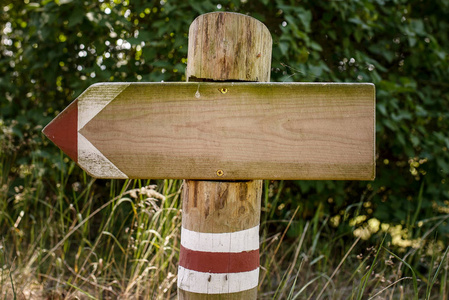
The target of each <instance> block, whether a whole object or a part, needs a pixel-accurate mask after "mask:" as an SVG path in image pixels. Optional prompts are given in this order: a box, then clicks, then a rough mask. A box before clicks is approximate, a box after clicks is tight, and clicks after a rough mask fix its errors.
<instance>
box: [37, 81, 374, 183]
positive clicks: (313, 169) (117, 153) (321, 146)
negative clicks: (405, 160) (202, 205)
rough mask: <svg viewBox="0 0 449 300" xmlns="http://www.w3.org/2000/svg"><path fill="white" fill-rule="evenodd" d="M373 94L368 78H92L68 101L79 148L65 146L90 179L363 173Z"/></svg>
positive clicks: (370, 164)
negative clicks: (298, 80) (153, 80)
mask: <svg viewBox="0 0 449 300" xmlns="http://www.w3.org/2000/svg"><path fill="white" fill-rule="evenodd" d="M374 94H375V92H374V86H373V85H372V84H343V83H338V84H333V83H288V84H283V83H205V82H202V83H114V84H95V85H93V86H91V87H90V88H89V89H88V90H86V91H85V92H84V93H83V94H82V95H81V96H80V97H79V98H78V99H77V101H76V102H74V103H73V104H72V105H76V106H77V109H76V110H75V109H72V108H68V109H67V110H69V111H73V112H72V114H73V113H77V114H78V117H77V120H78V124H77V125H76V124H72V125H70V126H71V128H70V131H73V130H75V128H74V127H76V126H78V127H77V130H78V134H76V133H73V134H71V136H72V137H73V138H77V139H78V140H77V141H76V142H75V141H74V142H73V143H72V144H71V145H72V147H75V146H76V147H78V150H72V151H67V150H65V151H66V152H68V153H72V154H71V155H72V156H76V157H72V158H74V159H75V160H77V161H78V163H79V164H80V165H81V167H82V168H84V169H85V170H86V171H87V172H88V173H90V174H91V175H92V176H94V177H99V178H110V177H115V178H178V179H222V180H242V179H359V180H360V179H362V180H371V179H373V178H374V148H375V147H374V140H375V128H374V121H375V120H374V119H375V111H374V106H375V95H374ZM107 96H109V97H110V98H109V99H107ZM64 116H66V117H67V118H69V117H70V118H71V119H72V120H73V119H74V117H73V116H67V114H66V113H62V114H61V118H62V117H64ZM57 119H58V118H57ZM75 120H76V119H75ZM54 122H55V123H58V125H57V128H58V130H60V131H61V134H67V132H68V131H69V129H67V130H66V129H65V128H63V127H64V124H61V123H63V122H61V121H59V122H58V121H54ZM67 126H68V125H67ZM48 127H49V128H50V129H51V127H52V125H51V124H50V125H49V126H48ZM49 131H50V130H49V129H48V128H46V129H45V130H44V133H46V134H47V136H49V138H50V139H52V136H51V134H49ZM68 142H70V141H68ZM67 147H68V146H66V148H67Z"/></svg>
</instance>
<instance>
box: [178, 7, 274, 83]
mask: <svg viewBox="0 0 449 300" xmlns="http://www.w3.org/2000/svg"><path fill="white" fill-rule="evenodd" d="M272 43H273V42H272V39H271V34H270V32H269V30H268V29H267V27H265V25H264V24H263V23H261V22H259V21H258V20H256V19H254V18H251V17H249V16H245V15H242V14H236V13H224V12H220V13H209V14H204V15H201V16H199V17H198V18H196V19H195V20H194V21H193V22H192V24H191V25H190V30H189V49H188V56H187V71H186V77H187V80H188V81H202V80H207V81H224V80H226V81H262V82H263V81H270V70H271V48H272Z"/></svg>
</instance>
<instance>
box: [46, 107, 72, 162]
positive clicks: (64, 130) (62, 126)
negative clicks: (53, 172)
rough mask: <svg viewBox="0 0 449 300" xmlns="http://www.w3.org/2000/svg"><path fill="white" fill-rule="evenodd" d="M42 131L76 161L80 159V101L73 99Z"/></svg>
mask: <svg viewBox="0 0 449 300" xmlns="http://www.w3.org/2000/svg"><path fill="white" fill-rule="evenodd" d="M42 132H43V133H44V134H45V135H46V136H47V137H48V138H49V139H50V140H51V141H52V142H53V143H55V144H56V146H58V147H59V149H61V150H62V151H63V152H64V153H65V154H67V155H68V156H69V157H70V158H71V159H73V160H74V161H75V162H77V161H78V101H77V100H75V101H73V102H72V103H71V104H70V105H69V106H68V107H67V108H66V109H64V110H63V111H62V112H61V113H60V114H59V115H58V116H57V117H56V118H54V119H53V121H51V122H50V124H48V125H47V126H46V127H45V128H44V130H42Z"/></svg>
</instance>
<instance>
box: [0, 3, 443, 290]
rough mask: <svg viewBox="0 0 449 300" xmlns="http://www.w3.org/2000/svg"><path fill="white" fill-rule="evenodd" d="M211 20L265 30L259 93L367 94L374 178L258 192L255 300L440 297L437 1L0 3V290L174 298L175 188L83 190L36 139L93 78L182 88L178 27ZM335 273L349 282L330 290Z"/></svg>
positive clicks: (119, 185) (68, 166) (75, 175)
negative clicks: (266, 60)
mask: <svg viewBox="0 0 449 300" xmlns="http://www.w3.org/2000/svg"><path fill="white" fill-rule="evenodd" d="M212 11H231V12H239V13H243V14H248V15H250V16H252V17H255V18H257V19H259V20H260V21H262V22H263V23H264V24H266V26H267V27H268V29H269V30H270V32H271V33H272V36H273V41H274V44H273V61H272V77H271V81H281V82H288V81H295V82H312V81H320V82H372V83H374V84H375V85H376V91H377V96H376V100H377V105H376V116H377V121H376V137H377V141H376V143H377V147H376V154H377V155H376V163H377V170H376V172H377V175H376V180H374V181H372V182H355V181H267V182H265V194H264V201H263V202H264V203H263V208H262V211H263V216H262V231H263V232H262V239H261V242H262V244H261V252H262V258H261V264H262V266H263V267H262V269H263V272H262V273H263V274H262V275H261V276H262V279H261V282H262V283H261V299H262V298H263V297H265V296H266V298H267V299H271V298H274V299H284V298H287V297H290V298H292V299H293V298H294V297H295V295H297V296H296V297H297V298H298V299H303V298H301V297H303V295H309V296H310V295H312V296H310V297H312V299H314V297H316V296H317V294H318V293H319V292H320V289H322V288H324V289H327V290H326V291H325V293H324V294H322V295H319V296H323V297H330V298H329V299H340V298H339V297H342V298H341V299H346V297H349V296H348V295H350V296H351V297H352V298H354V299H356V298H357V299H361V297H368V296H370V297H373V295H376V293H378V292H382V293H383V294H382V295H381V296H382V298H379V299H385V298H383V297H384V295H385V293H387V292H390V293H391V297H392V298H391V299H393V298H394V297H396V295H401V294H400V293H402V295H404V293H407V291H409V292H410V293H411V294H410V295H413V297H417V296H418V295H419V296H420V298H421V297H422V298H424V296H425V297H437V298H435V299H448V298H447V297H449V295H448V293H449V292H448V290H449V288H448V287H447V286H446V283H445V282H444V281H445V280H446V279H447V261H446V262H444V258H445V255H446V252H445V251H446V250H447V248H446V247H447V244H448V241H449V239H448V237H449V224H448V219H449V176H448V174H449V151H448V148H449V134H448V130H449V84H448V82H447V78H449V39H448V36H449V19H448V18H447V16H448V15H449V2H448V1H446V0H435V1H431V2H430V1H421V0H358V1H355V0H354V1H308V0H303V1H300V0H290V1H288V0H275V1H269V0H260V1H246V0H222V1H194V0H183V1H178V0H167V1H166V0H160V1H139V0H98V1H84V0H42V1H33V0H24V1H7V0H6V1H5V0H3V1H2V2H1V3H0V36H1V41H0V74H1V76H0V236H1V237H2V240H1V241H0V254H1V255H0V256H1V258H0V262H1V263H0V267H2V273H1V278H0V281H1V285H0V286H2V288H1V292H0V295H6V296H5V297H7V296H8V295H11V293H12V294H16V295H20V293H19V294H17V293H18V291H22V293H23V295H25V296H27V295H29V294H30V293H31V294H32V293H33V288H32V286H35V288H34V290H35V291H39V292H38V293H40V294H39V295H46V297H54V298H50V299H59V298H64V297H69V296H70V295H74V294H75V293H79V295H78V297H87V298H89V297H92V298H95V299H97V298H101V299H103V298H104V299H109V298H108V297H110V298H115V297H118V296H117V295H121V297H124V298H126V297H131V298H132V297H133V296H132V295H138V294H140V293H142V295H143V294H145V295H146V296H142V297H147V296H148V297H149V299H156V298H157V297H160V298H161V299H165V298H170V297H174V295H175V294H176V280H175V279H176V278H175V275H174V274H176V261H177V255H178V251H179V249H178V246H179V236H177V235H179V232H178V231H177V230H178V228H179V219H180V207H179V186H180V183H179V182H178V181H158V182H156V181H152V180H148V181H105V180H96V181H95V180H93V179H91V178H89V177H88V176H87V175H86V174H85V173H84V172H83V171H82V170H80V169H79V168H78V167H77V166H76V165H75V164H74V163H73V162H71V161H70V160H69V159H68V158H67V157H66V156H65V155H63V154H62V153H61V152H60V151H59V150H58V149H57V148H56V147H55V146H54V145H53V144H51V142H49V141H48V140H47V139H45V138H44V137H43V135H42V134H41V130H42V128H43V126H45V125H46V124H47V123H48V122H49V121H50V120H52V119H53V118H54V117H55V116H56V115H57V114H58V113H59V112H60V111H61V110H62V109H63V108H65V107H66V106H67V105H68V104H69V103H70V102H71V101H73V100H74V99H75V98H76V97H77V96H78V95H79V94H80V93H81V92H82V91H83V90H85V89H86V88H87V87H88V86H89V85H91V84H93V83H96V82H112V81H142V82H156V81H162V80H163V81H185V76H184V73H185V67H186V59H187V44H188V41H187V36H188V29H189V25H190V23H191V22H192V21H193V20H194V19H195V17H197V16H198V15H200V14H203V13H207V12H212ZM153 184H156V185H157V186H158V187H155V186H153ZM148 226H153V227H151V228H152V229H148V228H149V227H148ZM306 233H307V235H306ZM300 237H302V239H300ZM286 240H289V241H290V242H291V243H286ZM137 241H140V242H137ZM279 241H284V243H282V245H283V246H282V247H281V246H277V245H278V244H277V243H278V242H279ZM353 243H355V244H357V245H356V246H355V247H356V249H359V248H360V249H362V250H363V249H364V250H363V251H364V252H369V253H365V255H362V254H363V253H359V252H360V251H361V250H360V249H359V250H358V251H359V252H355V250H353V248H350V246H351V245H353ZM279 245H281V243H279ZM293 245H294V246H293ZM371 246H373V247H374V248H372V247H371ZM383 247H388V249H389V250H386V249H385V250H383V249H384V248H383ZM86 249H87V250H86ZM367 249H370V250H369V251H368V250H367ZM373 249H374V250H373ZM373 251H374V252H375V253H378V252H382V253H383V255H385V259H384V260H383V261H382V266H383V269H382V270H384V271H382V272H379V273H376V274H377V275H379V274H381V275H379V276H378V277H376V276H374V275H373V274H374V273H373V272H374V271H373V270H372V267H373V265H374V262H379V261H380V260H379V257H378V256H377V255H375V254H372V253H374V252H373ZM389 251H392V253H393V254H394V253H398V254H395V255H399V256H397V257H396V256H395V255H392V254H391V253H390V252H389ZM370 253H371V254H370ZM345 254H347V255H346V256H345ZM443 254H444V255H443ZM358 255H362V257H359V256H358ZM272 257H275V259H276V262H278V264H276V263H273V260H272ZM426 259H427V260H426ZM346 260H347V261H346ZM351 260H352V262H351ZM389 260H393V261H394V260H396V261H395V262H396V267H397V266H398V264H399V267H398V270H397V271H393V270H390V271H391V272H390V271H389V272H387V271H385V269H386V268H387V267H388V266H390V264H389ZM142 261H145V263H144V264H143V265H141V263H142ZM156 261H157V262H159V263H160V265H158V266H159V267H158V268H159V269H158V270H156V271H154V267H155V266H156V264H155V263H156ZM150 262H152V263H150ZM343 262H346V263H347V264H348V267H347V269H346V272H345V271H342V268H341V263H343ZM392 264H393V265H394V262H392ZM443 266H445V268H443ZM365 267H367V268H365ZM101 268H103V269H101ZM391 268H393V267H391ZM401 268H402V269H401ZM94 269H95V270H94ZM100 270H103V271H100ZM106 270H107V271H106ZM367 270H368V271H367ZM399 270H401V271H399ZM443 270H445V271H444V272H443ZM337 271H338V272H337ZM101 272H103V273H101ZM264 272H265V273H264ZM304 272H305V273H306V274H307V275H301V276H297V275H298V274H300V273H301V274H304ZM335 272H337V273H338V274H340V273H341V279H340V280H339V281H336V282H335V285H336V286H338V285H339V284H345V285H351V284H349V283H348V282H347V280H348V279H351V280H354V282H355V283H354V284H352V285H351V287H350V288H349V291H346V292H345V291H343V292H341V293H342V294H341V295H340V294H338V289H337V288H336V287H335V286H334V287H333V288H330V287H329V288H328V285H329V282H334V281H331V279H332V280H334V279H333V278H334V276H335V274H336V273H335ZM25 274H29V276H28V275H27V276H25ZM264 274H265V275H264ZM317 274H318V275H317ZM324 274H327V275H324ZM92 276H93V277H94V278H92ZM326 276H327V277H326ZM382 276H383V279H384V281H383V282H382ZM389 276H390V277H391V276H392V277H391V278H389ZM444 276H446V277H444ZM148 277H150V278H153V279H154V278H155V279H154V282H153V280H151V282H152V283H151V284H149V283H148V282H149V281H148ZM100 278H101V279H100ZM326 278H327V279H326ZM385 278H387V279H385ZM401 278H405V279H403V280H402V279H401ZM368 279H369V280H368ZM145 280H146V281H145ZM398 280H399V281H401V280H402V281H401V282H400V283H401V284H402V283H403V282H404V286H406V287H408V288H409V289H408V290H407V288H406V289H405V292H404V290H402V291H399V289H397V290H394V288H395V287H396V285H398V284H399V283H398V284H396V282H399V281H398ZM143 282H146V283H145V286H143ZM405 282H407V283H405ZM390 284H391V286H392V289H393V290H392V289H391V288H389V289H387V290H386V291H382V289H384V288H386V287H387V286H388V285H390ZM14 286H16V289H14ZM20 286H22V289H20V288H18V287H20ZM3 287H4V288H3ZM24 287H26V288H24ZM303 287H304V288H303ZM306 287H309V289H306ZM24 291H28V292H26V293H25V292H24ZM435 291H436V292H435ZM8 293H9V294H8ZM27 293H28V294H27ZM36 295H37V294H36ZM49 295H50V296H49ZM80 295H81V296H80ZM149 295H151V296H149ZM264 295H265V296H264ZM313 295H314V296H313ZM405 295H407V294H405ZM423 295H424V296H423ZM441 295H443V296H441ZM30 297H31V296H30ZM36 297H37V296H36ZM42 297H44V296H42ZM58 297H59V298H58ZM304 297H305V296H304ZM439 297H446V298H439ZM406 298H407V297H406ZM6 299H8V298H6ZM264 299H265V298H264ZM304 299H307V297H306V298H304ZM364 299H365V298H364ZM398 299H399V298H398ZM408 299H411V298H408ZM416 299H418V298H416Z"/></svg>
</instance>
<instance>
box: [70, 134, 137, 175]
mask: <svg viewBox="0 0 449 300" xmlns="http://www.w3.org/2000/svg"><path fill="white" fill-rule="evenodd" d="M78 164H79V165H80V166H81V167H82V168H83V169H84V170H86V172H88V173H89V174H90V175H92V176H93V177H98V178H111V179H127V178H128V176H126V174H125V173H123V172H122V171H120V170H119V169H118V168H117V167H116V166H115V165H114V164H113V163H112V162H111V161H110V160H109V159H107V158H106V157H105V156H104V155H103V154H102V153H101V152H100V151H99V150H98V149H97V148H96V147H95V146H94V145H92V143H91V142H89V141H88V140H87V139H86V138H85V137H84V136H83V135H82V134H81V133H79V132H78Z"/></svg>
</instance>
